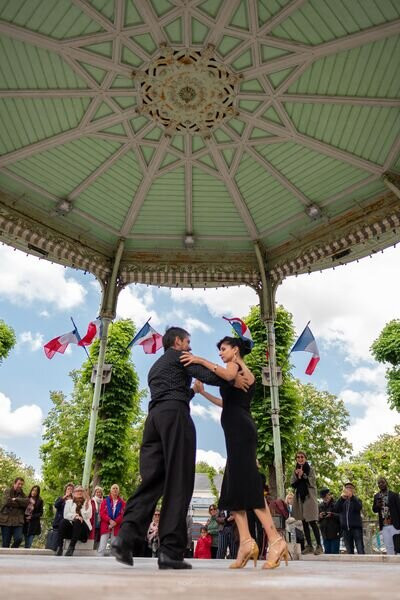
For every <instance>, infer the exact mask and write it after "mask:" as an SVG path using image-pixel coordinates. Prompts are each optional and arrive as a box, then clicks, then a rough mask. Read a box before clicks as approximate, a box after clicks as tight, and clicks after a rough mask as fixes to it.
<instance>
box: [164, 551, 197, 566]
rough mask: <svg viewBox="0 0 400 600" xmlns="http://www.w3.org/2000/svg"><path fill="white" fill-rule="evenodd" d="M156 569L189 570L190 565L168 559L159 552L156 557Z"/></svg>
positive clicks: (182, 561)
mask: <svg viewBox="0 0 400 600" xmlns="http://www.w3.org/2000/svg"><path fill="white" fill-rule="evenodd" d="M158 568H159V569H191V568H192V565H191V564H190V563H188V562H185V561H184V560H175V559H174V558H170V557H169V556H167V555H166V554H164V552H160V556H159V557H158Z"/></svg>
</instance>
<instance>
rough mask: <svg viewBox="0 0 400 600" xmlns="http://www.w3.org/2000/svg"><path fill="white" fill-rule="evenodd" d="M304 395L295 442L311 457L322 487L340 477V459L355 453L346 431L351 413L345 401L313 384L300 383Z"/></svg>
mask: <svg viewBox="0 0 400 600" xmlns="http://www.w3.org/2000/svg"><path fill="white" fill-rule="evenodd" d="M297 387H298V390H299V396H300V398H301V420H300V423H299V425H298V427H297V429H296V431H295V432H294V437H295V444H296V447H297V448H298V449H301V450H303V451H304V452H305V453H306V454H307V456H308V457H309V458H310V459H311V461H312V464H313V467H314V469H315V472H316V476H317V485H318V487H323V486H324V485H328V486H330V485H331V483H332V481H334V480H335V478H336V470H337V462H338V460H339V459H342V460H343V459H345V458H346V457H347V456H348V455H349V454H350V452H351V448H352V446H351V444H350V443H349V442H348V441H347V439H346V438H345V436H344V433H345V431H346V429H347V427H348V426H349V424H350V415H349V413H348V411H347V409H346V407H345V405H344V403H343V401H342V400H338V399H337V398H336V396H334V395H333V394H330V393H329V392H324V391H319V390H317V389H316V388H315V387H314V386H313V385H312V384H311V383H308V384H306V385H304V384H301V383H300V382H299V381H298V382H297Z"/></svg>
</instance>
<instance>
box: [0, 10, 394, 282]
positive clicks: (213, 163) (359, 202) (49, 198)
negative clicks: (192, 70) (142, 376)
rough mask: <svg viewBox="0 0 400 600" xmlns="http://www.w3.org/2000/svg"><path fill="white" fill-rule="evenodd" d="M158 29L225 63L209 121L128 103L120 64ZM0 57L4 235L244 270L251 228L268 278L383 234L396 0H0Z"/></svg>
mask: <svg viewBox="0 0 400 600" xmlns="http://www.w3.org/2000/svg"><path fill="white" fill-rule="evenodd" d="M163 44H164V45H165V44H167V45H169V46H171V47H173V48H174V50H181V49H182V48H194V49H197V50H200V51H201V50H203V49H205V48H207V47H208V46H209V45H211V46H212V48H213V49H214V50H213V52H214V54H213V56H214V58H215V60H216V61H217V62H219V63H223V64H224V65H225V66H226V67H227V68H228V69H229V70H230V71H232V72H234V73H236V74H240V76H241V80H240V83H239V85H238V89H237V96H236V98H235V110H236V114H235V115H234V116H232V117H231V118H230V119H226V120H225V122H223V124H221V125H219V127H217V128H215V129H214V131H212V133H211V135H210V137H209V138H208V139H205V138H203V137H202V136H201V135H199V134H195V135H192V134H189V133H179V132H177V133H176V134H174V135H172V136H171V135H168V136H167V135H165V133H164V129H163V127H162V126H161V125H160V124H158V123H156V122H154V121H153V120H152V119H151V117H149V116H146V115H141V114H139V112H138V110H137V109H138V108H139V109H140V106H141V98H140V94H139V88H138V87H137V84H136V83H135V81H134V80H133V78H132V71H133V70H136V69H145V68H146V67H147V65H148V64H149V62H150V61H151V60H152V59H154V57H155V56H157V53H158V52H159V48H160V46H162V45H163ZM0 57H1V59H0V239H2V240H3V241H5V242H6V243H10V244H12V245H14V246H17V247H21V248H23V249H25V250H27V251H28V252H33V253H38V254H40V251H41V250H42V255H43V256H46V257H47V258H49V259H51V260H56V261H58V262H62V263H64V264H70V265H75V266H77V267H81V268H86V265H89V266H88V268H89V269H90V270H93V271H94V272H95V273H96V274H97V275H99V276H105V275H104V274H105V273H106V272H107V270H109V265H110V262H111V260H112V257H113V255H114V253H115V248H116V245H117V243H118V240H119V239H120V238H121V237H122V238H125V239H126V244H125V253H124V256H123V264H125V271H126V280H141V278H142V279H143V280H144V279H145V278H144V276H141V275H138V274H137V273H138V272H139V271H141V270H145V269H146V268H147V267H148V266H149V265H154V264H160V265H161V264H162V265H163V268H164V269H166V270H168V268H169V266H168V265H170V266H171V268H172V266H173V268H174V269H180V268H182V269H185V268H187V266H188V265H194V264H198V265H203V266H204V265H208V266H210V265H215V268H217V267H218V265H219V267H221V265H222V267H224V268H225V267H226V269H227V270H229V268H231V269H232V270H234V269H235V265H240V269H244V270H246V268H247V269H248V270H249V271H251V269H254V268H256V260H255V255H254V243H255V242H256V241H259V242H260V243H261V244H262V246H263V247H264V248H265V257H266V259H267V261H268V266H269V268H270V269H272V270H273V269H275V271H274V276H275V278H277V279H279V278H282V277H284V276H286V275H288V274H291V273H296V272H303V271H305V270H313V269H319V268H325V267H329V266H333V265H334V264H337V263H338V262H346V261H348V260H353V259H355V258H359V257H361V256H364V255H366V254H369V253H370V252H374V251H377V250H379V249H382V248H384V247H386V246H388V245H390V244H393V243H394V242H396V241H398V239H399V235H400V234H399V233H398V232H399V231H400V224H399V226H397V225H396V223H397V222H396V218H397V217H396V214H397V213H398V212H399V210H400V208H399V207H400V204H399V203H400V200H399V198H398V196H396V187H397V188H398V187H400V184H399V181H400V114H399V112H400V111H399V108H400V99H399V95H400V76H399V73H400V2H399V1H398V0H368V2H367V1H365V2H364V1H362V0H358V1H355V0H303V1H302V0H190V1H189V0H188V1H187V2H182V1H180V0H179V1H178V0H176V1H174V0H0ZM385 181H386V183H385ZM388 181H389V182H392V187H391V188H390V189H389V187H388V185H387V182H388ZM393 184H394V186H395V187H394V188H393ZM393 192H394V193H393ZM64 200H66V201H68V204H67V206H68V208H70V210H68V211H65V210H63V209H62V207H61V208H60V206H61V204H62V201H64ZM310 207H314V209H316V210H317V213H318V214H317V218H315V219H313V218H311V217H310V216H309V209H310ZM399 214H400V213H399ZM388 217H389V220H387V219H388ZM385 219H386V221H387V223H386V225H382V223H384V221H385ZM377 222H379V223H380V224H381V225H380V226H379V227H376V228H374V227H375V226H374V223H377ZM368 227H372V234H370V233H368ZM363 228H364V229H363ZM365 228H367V229H365ZM359 231H364V235H363V237H362V239H361V237H357V236H358V233H357V232H359ZM187 235H190V236H193V240H194V245H189V246H188V245H187V244H186V245H185V237H186V236H187ZM348 235H350V238H351V236H353V238H354V239H353V238H351V239H353V242H351V243H350V242H349V239H350V238H349V239H348V240H347V246H346V248H347V249H349V252H347V253H346V255H345V256H341V257H339V258H336V256H337V254H338V253H337V252H336V254H335V248H336V246H334V244H335V243H336V242H337V241H339V242H340V240H341V239H342V238H343V239H344V237H346V236H348ZM63 236H64V237H63ZM354 236H355V237H354ZM62 239H64V240H65V244H66V247H68V248H70V250H68V252H67V251H65V252H62V251H61V250H60V248H61V246H62V243H61V240H62ZM343 239H342V242H340V243H344V242H343ZM46 240H47V241H46ZM57 240H58V241H57ZM339 242H338V243H339ZM327 243H328V244H331V246H330V250H329V251H328V250H325V251H324V252H325V253H324V255H322V254H321V253H320V254H318V248H323V247H324V244H325V245H326V244H327ZM74 245H75V246H76V248H78V247H79V252H78V250H76V251H73V247H74ZM339 245H340V244H339ZM344 247H345V246H343V245H342V246H341V248H342V249H343V248H344ZM44 249H45V250H44ZM310 249H311V250H312V249H314V250H315V252H314V255H315V256H314V258H310V257H308V258H304V257H307V256H308V255H309V253H310ZM321 252H322V251H321ZM82 257H83V258H82ZM85 257H86V258H85ZM85 261H86V262H85ZM100 264H101V265H102V266H99V265H100ZM93 265H95V266H93ZM146 265H147V266H146ZM203 266H202V267H201V268H203ZM222 267H221V268H222ZM149 268H150V267H149ZM199 268H200V267H199ZM238 268H239V267H238ZM132 272H135V275H129V273H132ZM277 273H278V274H277ZM146 277H147V276H146ZM223 277H225V276H223ZM223 277H222V279H223ZM228 279H229V278H228ZM165 281H166V282H167V283H168V282H169V283H170V280H169V279H167V280H165ZM163 282H164V280H163V281H161V283H163ZM164 283H165V282H164ZM186 284H188V285H189V284H190V282H188V281H186V280H185V281H183V285H186Z"/></svg>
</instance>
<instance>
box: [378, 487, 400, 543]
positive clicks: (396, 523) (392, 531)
mask: <svg viewBox="0 0 400 600" xmlns="http://www.w3.org/2000/svg"><path fill="white" fill-rule="evenodd" d="M378 487H379V492H378V493H377V494H375V496H374V503H373V505H372V510H373V511H374V512H375V513H378V517H379V529H380V530H381V531H382V535H383V542H384V544H385V547H386V553H387V554H396V552H395V548H394V543H393V536H394V535H400V496H399V494H396V493H395V492H391V491H390V490H389V486H388V482H387V481H386V479H385V478H384V477H379V479H378Z"/></svg>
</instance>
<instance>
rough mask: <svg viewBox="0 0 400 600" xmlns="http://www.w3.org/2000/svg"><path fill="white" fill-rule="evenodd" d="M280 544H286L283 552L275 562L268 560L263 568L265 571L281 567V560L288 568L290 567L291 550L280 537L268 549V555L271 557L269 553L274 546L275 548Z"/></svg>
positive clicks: (278, 554)
mask: <svg viewBox="0 0 400 600" xmlns="http://www.w3.org/2000/svg"><path fill="white" fill-rule="evenodd" d="M278 542H283V543H284V546H283V548H282V550H281V551H280V552H277V555H276V558H275V560H267V562H265V563H264V564H263V566H262V568H263V569H276V568H277V567H279V565H280V563H281V560H284V561H285V564H286V566H288V560H289V550H288V547H287V543H286V542H285V540H284V539H283V538H281V537H279V538H277V539H276V540H275V541H274V542H272V544H271V545H270V546H269V548H268V555H269V551H270V549H271V548H272V546H274V545H275V544H277V543H278Z"/></svg>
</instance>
